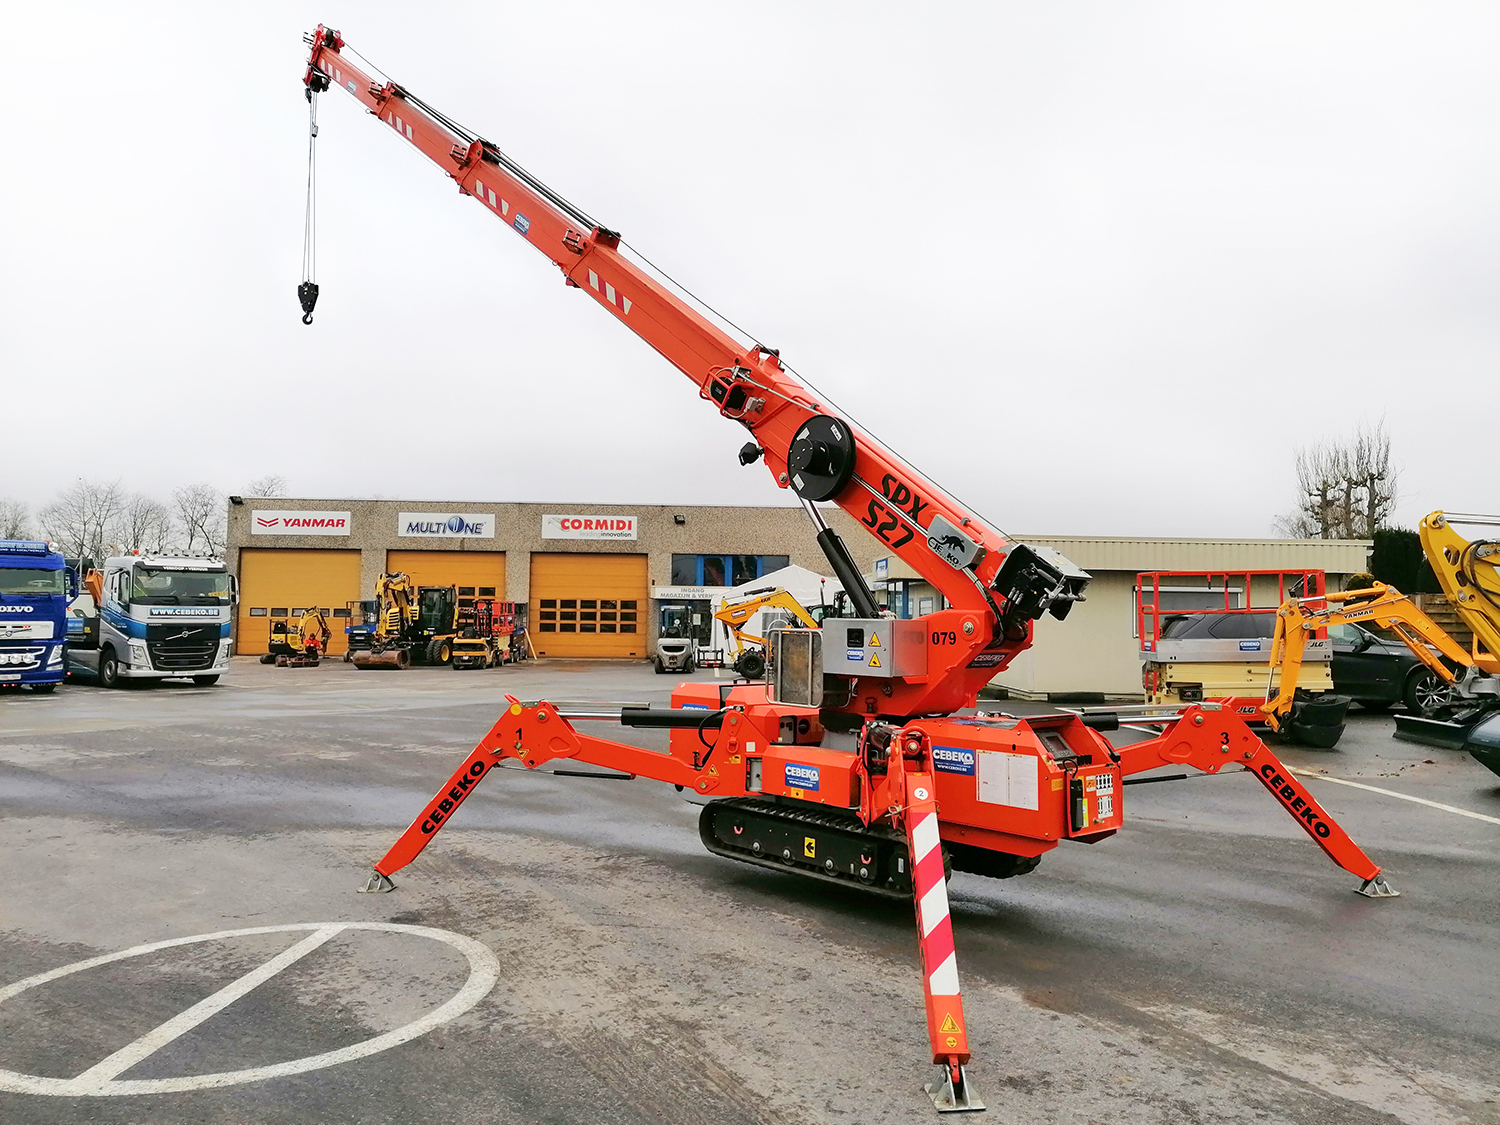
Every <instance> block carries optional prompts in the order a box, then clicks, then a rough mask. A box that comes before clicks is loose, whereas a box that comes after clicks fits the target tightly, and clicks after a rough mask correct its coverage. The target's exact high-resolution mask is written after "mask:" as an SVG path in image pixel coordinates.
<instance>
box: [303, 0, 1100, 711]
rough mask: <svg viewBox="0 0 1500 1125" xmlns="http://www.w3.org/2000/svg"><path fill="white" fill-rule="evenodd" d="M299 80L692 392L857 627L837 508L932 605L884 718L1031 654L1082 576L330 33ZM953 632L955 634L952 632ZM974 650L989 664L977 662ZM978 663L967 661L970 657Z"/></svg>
mask: <svg viewBox="0 0 1500 1125" xmlns="http://www.w3.org/2000/svg"><path fill="white" fill-rule="evenodd" d="M309 43H310V45H311V54H310V56H309V60H308V66H307V72H306V75H305V77H304V81H305V82H306V83H307V89H308V96H309V98H312V97H313V96H315V95H316V94H317V93H318V92H320V91H322V90H326V89H327V88H328V87H329V86H337V87H338V88H339V89H341V90H343V91H344V92H346V93H347V94H349V95H351V96H352V97H353V98H354V99H355V100H356V101H358V102H359V103H360V104H361V105H362V106H364V107H365V109H366V110H367V111H368V112H370V113H371V114H374V115H375V116H376V117H378V118H379V119H380V120H381V121H382V122H383V123H384V124H385V125H386V126H387V127H388V128H389V129H391V130H392V131H393V132H394V133H395V134H396V135H397V136H398V137H399V138H401V139H402V140H403V141H405V142H406V143H408V144H410V145H412V146H413V147H414V148H415V149H416V150H417V151H418V152H420V153H421V154H422V155H423V156H425V157H427V159H429V160H430V161H432V163H434V164H436V165H437V166H438V168H440V169H441V170H442V171H443V172H444V173H445V174H446V175H447V176H448V177H450V178H451V179H452V180H453V181H454V182H455V184H456V185H457V187H458V190H459V191H460V192H461V193H462V194H463V195H465V196H468V197H470V198H472V199H474V200H476V201H477V202H478V203H479V204H480V205H481V206H482V207H484V208H485V210H486V211H488V212H489V213H490V214H491V215H493V216H494V217H495V218H497V219H499V220H500V221H501V222H503V223H505V224H506V225H507V226H508V227H510V228H511V230H512V231H514V232H515V233H516V234H517V235H518V236H519V237H520V238H521V239H523V240H524V241H525V242H527V243H529V244H530V245H531V246H532V247H533V248H535V249H536V250H538V251H540V252H541V253H542V254H544V255H546V256H547V258H548V259H550V260H551V261H552V263H553V264H554V265H556V266H557V267H558V269H560V270H561V271H562V273H563V277H564V280H565V281H566V283H567V284H568V285H569V286H571V287H573V288H576V289H579V290H581V291H582V292H583V293H585V294H586V295H587V296H588V297H589V298H590V299H591V300H593V301H594V302H595V303H596V304H598V305H600V306H601V307H602V308H604V309H605V311H606V312H608V313H609V315H611V316H612V317H614V318H615V319H616V320H618V321H619V322H620V323H621V324H622V325H624V326H625V327H626V328H628V329H629V330H630V331H631V332H633V333H635V334H636V335H637V336H639V337H640V338H641V339H642V340H644V341H645V342H646V343H647V344H649V345H650V346H651V347H652V348H654V349H655V350H656V351H657V352H659V353H660V354H661V355H662V356H663V358H665V359H666V360H667V361H668V362H670V363H671V364H672V365H673V366H674V367H676V368H677V369H678V370H679V371H681V372H682V373H683V374H684V375H686V376H687V378H688V379H689V380H691V381H692V383H693V385H694V386H695V387H696V388H697V390H698V393H699V395H700V397H701V398H702V399H703V400H704V401H706V402H708V403H710V404H711V405H712V407H713V408H714V409H716V410H717V411H718V412H719V413H720V414H721V415H723V416H724V417H726V418H729V419H732V420H734V421H737V422H739V423H740V424H741V425H742V426H744V428H745V430H746V431H747V433H748V434H749V436H750V438H751V439H752V440H751V442H750V443H749V444H747V445H746V446H745V448H744V449H743V450H742V451H741V454H740V457H741V461H742V462H743V463H745V464H750V463H753V462H754V461H755V460H758V459H760V458H762V457H763V458H764V460H765V463H766V466H767V468H768V469H769V470H770V472H771V475H772V477H773V479H774V480H775V482H776V484H777V485H778V486H779V487H781V488H791V489H792V490H793V491H794V492H795V493H796V495H797V496H798V498H799V500H800V501H801V502H802V504H803V506H804V507H805V508H806V509H807V510H808V513H809V515H810V516H811V518H812V519H813V521H814V523H815V525H816V526H817V527H818V532H819V534H818V540H819V544H820V546H822V547H823V550H824V552H825V554H827V555H828V557H829V562H830V564H831V565H832V566H833V568H834V570H835V572H836V573H838V576H839V578H840V580H841V581H842V582H843V583H844V586H845V588H846V589H847V590H848V591H849V593H850V596H851V597H852V598H853V599H854V600H855V605H856V609H857V613H858V615H859V616H860V617H864V618H874V617H878V616H879V613H878V610H877V608H876V606H875V604H874V599H873V598H872V597H871V595H870V594H869V591H868V590H867V589H866V588H865V586H864V584H863V581H862V580H861V579H860V576H859V572H858V570H857V568H856V567H855V565H854V563H853V561H852V559H851V558H850V557H849V554H848V551H847V549H846V548H845V547H844V546H843V544H842V542H841V541H839V539H838V536H837V535H836V533H834V532H833V531H832V529H830V528H828V527H827V525H826V524H825V523H824V522H823V520H822V517H821V516H820V515H819V513H818V511H817V509H816V505H817V504H818V503H824V502H830V503H834V504H837V505H838V506H839V507H840V508H842V509H843V510H844V511H845V512H847V513H849V514H850V515H851V516H852V517H853V518H855V519H857V520H859V521H860V523H861V524H862V525H863V526H864V528H865V529H866V530H867V531H868V532H869V533H870V534H871V535H873V536H875V537H876V538H877V539H879V540H880V541H881V543H882V544H883V546H884V547H885V548H886V549H888V550H889V551H890V552H891V553H893V554H895V555H897V556H898V557H900V558H901V559H902V560H903V561H904V562H906V563H907V564H908V565H909V566H910V567H911V568H912V569H913V570H914V571H916V572H917V573H918V574H920V575H921V576H922V577H923V578H925V579H926V580H927V581H928V582H930V583H932V585H933V586H934V587H936V588H937V589H938V590H940V591H941V592H942V593H943V595H944V597H945V598H946V599H947V601H948V604H949V606H950V607H951V609H950V610H949V611H947V612H948V613H950V614H951V615H952V616H953V620H952V621H946V620H945V621H940V622H935V623H934V631H936V632H938V633H940V634H941V635H942V636H943V637H944V638H946V637H947V636H948V635H949V634H950V633H952V634H953V635H954V636H955V638H956V640H955V643H953V644H951V645H945V646H944V647H943V648H942V649H940V650H939V649H934V650H933V651H930V652H929V653H928V661H927V663H928V670H927V673H926V674H925V675H924V676H921V677H919V678H918V679H919V680H920V682H919V683H918V682H908V681H905V680H898V681H896V682H895V683H894V684H893V685H892V687H893V691H892V694H891V695H890V696H886V697H885V698H884V699H883V700H882V704H881V706H882V711H883V713H886V714H890V715H912V714H919V713H924V712H928V713H930V712H935V711H940V710H950V711H951V710H954V709H956V708H957V707H960V706H964V705H966V704H970V703H972V702H973V700H974V698H975V696H976V694H977V692H978V689H979V688H980V687H982V686H983V685H984V684H985V683H987V682H988V681H989V680H990V679H991V678H992V677H993V676H994V675H995V673H996V671H997V670H998V669H999V668H1001V667H1004V665H1005V664H1006V663H1007V662H1009V660H1010V659H1011V658H1012V657H1014V656H1015V654H1016V653H1018V652H1020V651H1022V650H1024V649H1025V648H1026V647H1027V646H1028V645H1029V644H1030V643H1031V625H1032V622H1033V621H1034V620H1036V619H1037V618H1039V617H1040V616H1042V614H1044V613H1047V612H1049V611H1050V612H1051V613H1052V615H1053V616H1055V617H1058V618H1061V617H1063V616H1065V615H1066V614H1067V611H1068V610H1069V608H1071V604H1072V602H1073V601H1076V600H1080V599H1081V598H1082V596H1083V591H1084V588H1085V587H1086V585H1087V583H1088V575H1087V574H1086V573H1085V572H1084V571H1082V570H1080V569H1079V568H1078V567H1076V566H1074V565H1073V564H1072V563H1071V562H1069V561H1068V560H1067V559H1065V558H1063V557H1062V556H1061V555H1059V554H1057V553H1056V552H1054V551H1051V550H1050V549H1048V548H1045V547H1041V546H1034V545H1025V544H1020V543H1016V542H1013V541H1012V540H1011V539H1010V538H1009V537H1007V536H1006V535H1004V534H1003V533H1001V532H1000V531H998V530H997V529H995V528H993V527H991V526H989V525H988V524H987V523H986V522H985V521H984V520H983V519H981V518H980V517H979V516H978V514H977V513H975V512H973V511H971V510H970V509H968V508H966V507H965V506H964V505H962V504H960V503H959V502H958V501H957V500H956V499H955V498H954V497H952V496H950V495H949V494H948V493H946V492H945V491H943V489H941V488H939V487H938V486H937V485H936V484H934V483H933V482H932V481H930V480H928V479H927V478H926V477H924V476H923V475H922V474H920V473H918V472H917V471H916V469H914V468H913V467H912V466H911V465H909V464H907V463H906V462H905V461H904V460H902V459H901V458H900V457H898V456H897V455H896V454H895V453H893V452H892V451H891V450H889V449H887V448H886V447H885V446H883V445H882V444H880V443H879V442H878V441H876V440H875V439H874V438H873V437H872V436H871V435H870V434H868V433H866V432H864V431H863V430H861V429H860V428H859V427H858V426H856V425H855V424H854V423H853V422H852V420H850V419H848V418H846V417H842V416H840V415H839V414H838V413H837V412H835V411H834V410H832V409H831V408H830V407H829V406H828V405H827V404H826V403H824V402H823V401H822V400H821V398H820V396H818V395H816V394H814V393H813V392H812V391H811V390H810V389H809V388H808V387H807V386H805V385H804V384H803V383H802V381H801V380H800V379H798V378H797V377H796V376H795V375H794V374H793V373H792V372H791V371H790V370H789V369H788V368H787V367H786V366H785V365H783V364H782V362H781V357H780V354H779V353H778V351H777V350H776V349H774V348H768V347H765V346H764V345H762V344H759V343H755V344H744V343H741V342H740V341H738V340H736V339H734V338H733V337H732V336H730V335H729V334H728V333H726V332H724V331H723V330H721V329H720V328H719V327H718V326H717V325H715V324H714V323H713V322H712V321H711V320H709V319H708V317H706V316H705V315H703V314H701V313H699V312H698V311H697V310H696V309H694V308H693V307H692V306H691V305H689V304H688V303H687V301H686V300H684V299H682V298H681V297H679V296H678V295H677V294H676V293H674V292H673V291H672V290H670V289H669V288H668V287H667V286H666V285H665V284H663V283H662V282H660V281H658V280H657V279H656V278H655V277H654V276H653V275H652V274H650V273H648V272H647V271H646V270H645V269H644V268H642V267H641V266H640V265H637V263H636V262H635V261H634V260H632V259H631V258H629V257H627V256H626V254H625V253H624V252H623V251H622V246H623V245H624V244H623V243H622V240H621V236H620V234H619V233H618V232H616V231H613V230H610V229H608V228H607V227H604V226H602V225H601V224H599V223H598V222H596V221H595V220H594V219H593V218H592V217H591V216H589V215H588V214H586V213H585V212H584V211H582V210H581V209H580V208H578V207H576V206H575V205H573V204H571V203H569V202H568V201H567V200H566V199H564V198H563V197H562V196H560V195H559V194H557V193H556V192H554V191H552V190H551V189H550V188H547V187H546V186H545V185H543V184H542V183H541V182H540V181H539V180H538V179H537V178H536V177H534V176H532V175H531V174H530V173H528V172H526V171H525V170H524V169H523V168H521V167H520V165H518V164H517V163H516V162H515V161H514V160H512V159H511V158H510V157H509V156H508V155H506V154H505V153H504V152H503V151H501V149H500V148H499V147H498V146H496V145H494V144H493V143H491V142H490V141H488V140H486V139H484V138H483V137H481V136H479V135H477V134H475V133H473V132H471V131H469V130H467V129H465V128H463V127H462V126H460V125H458V124H457V123H456V122H454V121H453V120H452V119H450V118H448V117H446V116H444V115H443V114H442V113H440V112H438V111H437V110H435V109H433V108H432V107H431V106H429V105H427V104H426V103H425V102H423V101H422V100H420V99H419V98H417V97H416V96H415V95H413V94H412V93H411V92H410V91H409V90H407V89H405V88H404V87H402V86H399V85H397V84H396V83H394V82H391V81H387V80H384V79H382V78H377V77H375V76H373V75H371V74H370V73H369V71H368V70H367V69H365V68H364V67H363V66H362V65H360V64H359V63H356V62H354V61H352V60H351V58H350V57H349V55H348V54H346V53H345V50H344V41H343V38H342V37H341V36H340V35H339V33H338V32H336V31H334V30H332V29H329V28H326V27H323V26H321V25H320V26H319V27H318V29H317V30H316V31H315V32H314V33H313V34H312V36H310V37H309ZM960 626H961V627H960ZM986 650H988V651H986ZM981 654H983V655H982V657H981Z"/></svg>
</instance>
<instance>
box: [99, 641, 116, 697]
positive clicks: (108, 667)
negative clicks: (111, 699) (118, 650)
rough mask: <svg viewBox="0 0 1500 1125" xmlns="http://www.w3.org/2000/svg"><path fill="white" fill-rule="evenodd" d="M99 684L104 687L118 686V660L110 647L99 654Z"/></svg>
mask: <svg viewBox="0 0 1500 1125" xmlns="http://www.w3.org/2000/svg"><path fill="white" fill-rule="evenodd" d="M99 686H100V687H105V688H117V687H119V686H120V662H119V661H118V660H116V659H115V650H114V649H112V648H107V649H105V650H104V651H103V652H101V653H100V654H99Z"/></svg>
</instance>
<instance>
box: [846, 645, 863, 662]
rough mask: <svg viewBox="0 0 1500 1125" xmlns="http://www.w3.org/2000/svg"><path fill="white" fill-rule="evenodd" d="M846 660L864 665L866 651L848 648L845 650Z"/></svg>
mask: <svg viewBox="0 0 1500 1125" xmlns="http://www.w3.org/2000/svg"><path fill="white" fill-rule="evenodd" d="M844 659H845V660H858V661H860V662H861V663H863V662H864V659H865V650H864V649H862V648H846V649H845V650H844Z"/></svg>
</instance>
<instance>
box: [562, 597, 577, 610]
mask: <svg viewBox="0 0 1500 1125" xmlns="http://www.w3.org/2000/svg"><path fill="white" fill-rule="evenodd" d="M562 607H563V609H577V608H578V599H577V598H564V599H563V600H562Z"/></svg>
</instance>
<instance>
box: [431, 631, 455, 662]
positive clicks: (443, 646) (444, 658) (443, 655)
mask: <svg viewBox="0 0 1500 1125" xmlns="http://www.w3.org/2000/svg"><path fill="white" fill-rule="evenodd" d="M452 655H453V645H452V644H451V643H449V641H448V639H447V638H446V637H433V638H432V640H430V641H428V642H427V663H429V664H446V663H448V659H449V658H450V657H451V656H452Z"/></svg>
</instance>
